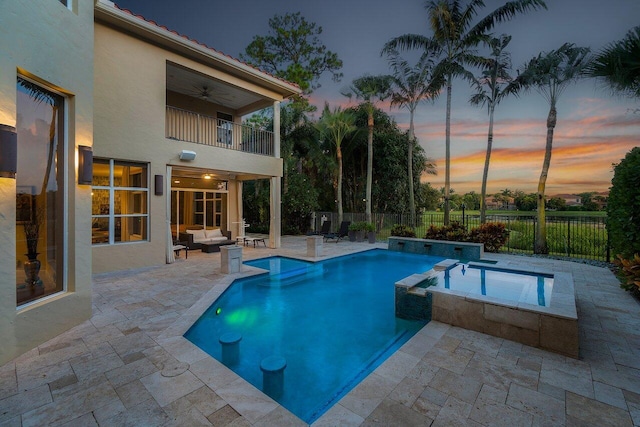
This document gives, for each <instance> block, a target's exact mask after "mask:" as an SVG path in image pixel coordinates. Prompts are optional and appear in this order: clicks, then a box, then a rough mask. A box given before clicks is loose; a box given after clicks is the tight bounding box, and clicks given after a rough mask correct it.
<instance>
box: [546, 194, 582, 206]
mask: <svg viewBox="0 0 640 427" xmlns="http://www.w3.org/2000/svg"><path fill="white" fill-rule="evenodd" d="M551 198H558V199H562V200H564V202H565V204H566V206H567V207H569V206H582V197H580V196H578V195H576V194H556V195H555V196H550V197H548V199H551Z"/></svg>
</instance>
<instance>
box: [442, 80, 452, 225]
mask: <svg viewBox="0 0 640 427" xmlns="http://www.w3.org/2000/svg"><path fill="white" fill-rule="evenodd" d="M451 80H452V76H451V74H449V75H448V76H447V122H446V129H445V142H444V147H445V164H444V225H449V191H450V187H451V168H450V165H451Z"/></svg>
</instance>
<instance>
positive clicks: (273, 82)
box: [95, 0, 302, 99]
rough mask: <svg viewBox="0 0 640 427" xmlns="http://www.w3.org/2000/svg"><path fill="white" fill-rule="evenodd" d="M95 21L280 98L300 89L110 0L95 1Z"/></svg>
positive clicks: (296, 92) (287, 96)
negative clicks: (258, 87) (122, 7)
mask: <svg viewBox="0 0 640 427" xmlns="http://www.w3.org/2000/svg"><path fill="white" fill-rule="evenodd" d="M95 20H96V21H98V22H101V23H104V24H107V25H109V26H111V27H113V28H116V29H118V30H120V31H123V32H126V33H129V34H131V35H133V36H135V37H137V38H140V39H143V40H145V41H147V42H149V43H153V44H155V45H157V46H160V47H162V48H165V49H167V50H170V51H172V52H175V53H177V54H179V55H182V56H184V57H187V58H190V59H192V60H194V61H197V62H200V63H202V64H204V65H206V66H209V67H212V68H214V69H217V70H220V71H223V72H225V73H228V74H230V75H232V76H234V77H237V78H240V79H242V80H245V81H248V82H251V83H253V84H256V85H258V86H261V87H264V88H265V89H268V90H270V91H273V92H275V93H277V94H279V95H281V96H282V99H286V98H289V97H290V96H292V95H296V94H300V93H301V92H302V91H301V90H300V88H299V87H298V86H297V85H295V84H293V83H290V82H287V81H285V80H283V79H280V78H277V77H275V76H272V75H271V74H268V73H265V72H264V71H261V70H259V69H257V68H255V67H253V66H251V65H248V64H245V63H243V62H241V61H239V60H237V59H235V58H232V57H230V56H228V55H225V54H223V53H222V52H219V51H217V50H215V49H212V48H210V47H208V46H206V45H203V44H201V43H199V42H196V41H194V40H191V39H189V38H187V37H186V36H183V35H181V34H179V33H177V32H175V31H171V30H169V29H167V28H166V27H161V26H159V25H157V24H156V23H155V22H152V21H147V20H145V19H144V18H143V17H141V16H135V15H133V14H131V13H129V12H128V11H125V10H122V9H119V8H118V7H117V6H116V5H115V4H114V3H113V2H111V1H109V0H96V4H95Z"/></svg>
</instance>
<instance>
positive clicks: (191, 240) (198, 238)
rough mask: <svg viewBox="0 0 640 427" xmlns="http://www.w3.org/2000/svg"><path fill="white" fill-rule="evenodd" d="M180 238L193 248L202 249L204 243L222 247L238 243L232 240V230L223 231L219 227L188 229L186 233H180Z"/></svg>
mask: <svg viewBox="0 0 640 427" xmlns="http://www.w3.org/2000/svg"><path fill="white" fill-rule="evenodd" d="M179 240H180V241H181V242H186V245H187V247H188V248H189V249H191V250H193V249H202V246H203V244H206V245H208V246H217V247H220V246H225V245H233V244H235V243H236V242H235V240H231V231H222V230H220V229H219V228H214V229H209V230H186V231H185V232H184V233H182V232H181V233H180V238H179ZM216 252H217V251H216Z"/></svg>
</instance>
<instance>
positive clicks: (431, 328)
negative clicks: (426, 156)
mask: <svg viewBox="0 0 640 427" xmlns="http://www.w3.org/2000/svg"><path fill="white" fill-rule="evenodd" d="M372 249H385V250H388V246H387V245H384V244H381V243H377V244H374V245H369V246H368V247H365V248H362V249H357V250H353V251H351V252H349V253H347V254H335V255H324V256H320V257H310V256H304V255H294V254H283V255H277V256H283V257H287V258H293V259H297V260H301V261H309V262H313V263H315V262H320V261H326V260H329V259H333V258H338V257H343V256H349V255H353V254H356V253H360V252H366V251H370V250H372ZM269 256H272V255H266V256H264V257H257V258H252V259H258V258H266V257H269ZM498 264H502V263H501V262H499V261H498ZM498 264H495V265H498ZM267 271H268V270H265V269H261V268H258V267H253V266H249V265H244V264H241V270H240V272H239V273H233V274H227V275H225V276H223V277H222V278H218V279H217V280H216V283H215V285H214V286H213V288H211V289H210V290H209V291H207V292H206V293H205V294H204V295H202V297H201V298H200V299H199V300H198V301H197V302H196V303H195V304H193V305H192V306H191V307H190V308H189V309H188V310H187V311H186V312H185V313H184V314H183V315H182V316H181V317H180V319H178V320H176V321H175V322H174V323H173V324H172V325H171V326H169V327H168V328H167V329H165V330H164V331H163V332H162V333H161V334H160V336H158V341H159V342H160V343H161V345H163V346H165V347H169V348H171V350H172V353H173V354H174V356H175V357H176V358H178V359H179V360H181V361H183V362H186V363H191V364H192V369H195V370H200V369H202V368H203V367H204V368H206V370H207V372H208V374H207V376H208V377H209V379H210V383H211V385H216V386H218V387H224V388H229V389H232V390H233V394H234V396H236V398H238V396H240V395H242V396H247V398H241V401H245V399H248V398H251V400H252V403H251V404H250V406H251V407H252V408H253V409H252V410H251V411H249V412H247V413H243V415H244V416H245V417H247V419H249V420H250V421H253V422H257V421H258V420H259V419H260V418H261V417H262V416H263V415H264V413H267V412H270V411H272V410H274V409H276V408H279V409H280V410H281V411H286V412H287V413H288V414H290V416H292V417H295V418H296V419H297V420H300V422H302V423H304V421H302V420H301V419H300V418H298V417H297V416H296V415H294V414H293V413H291V412H290V411H289V410H288V409H287V408H285V407H284V406H282V405H280V404H279V403H278V402H276V401H275V400H273V399H272V398H271V397H269V396H267V395H266V394H264V393H263V392H262V390H260V389H258V388H256V387H255V386H254V385H253V384H251V383H249V382H248V381H246V380H245V379H244V378H242V377H240V376H239V375H238V374H236V373H235V372H233V371H232V370H231V369H229V368H228V367H227V366H225V365H224V364H222V363H221V362H220V361H218V360H216V359H215V358H214V357H212V356H210V355H209V354H208V353H206V352H205V351H204V350H202V349H200V348H199V347H198V346H196V345H195V344H193V343H192V342H191V341H189V340H188V339H186V338H185V337H184V334H185V333H186V332H187V331H188V330H189V328H191V326H193V324H194V323H195V322H196V321H197V320H198V319H199V318H200V316H201V315H202V314H203V313H204V312H205V311H206V310H207V309H208V308H209V307H210V306H211V305H212V304H213V303H214V302H215V301H216V300H217V299H218V298H219V297H220V296H221V295H222V294H223V293H224V291H225V290H226V289H227V288H228V287H229V286H230V285H231V284H232V283H233V282H234V281H235V280H237V279H243V278H247V277H253V276H256V275H259V274H264V273H266V272H267ZM451 327H452V324H451V323H448V322H442V321H438V320H437V319H432V320H431V321H430V322H429V323H427V324H426V325H425V326H424V327H423V328H422V329H420V330H419V331H418V332H417V333H416V334H415V335H414V336H413V337H411V338H410V339H409V340H408V341H407V342H406V343H404V344H403V345H402V346H401V347H400V348H399V349H398V350H396V352H395V353H393V354H392V355H391V356H390V357H389V358H387V359H386V360H385V361H384V362H382V364H380V366H378V367H377V368H376V369H375V370H374V371H373V372H371V373H370V374H369V375H368V376H367V377H365V378H364V379H363V380H362V381H361V382H360V383H359V384H357V385H356V386H355V387H354V388H353V389H351V390H350V391H349V392H348V393H347V394H346V395H345V396H343V397H342V398H341V399H340V400H338V401H337V402H336V403H334V405H333V406H332V407H331V408H329V409H328V410H327V411H326V412H325V413H324V414H323V415H322V416H321V417H319V418H318V419H317V420H315V421H314V422H313V424H312V425H313V426H316V427H317V426H331V425H343V424H345V425H346V424H351V423H352V422H354V423H355V424H359V423H360V422H362V421H364V419H366V418H367V417H368V416H369V414H370V413H371V411H373V409H374V408H375V407H376V406H377V405H378V404H379V403H380V402H381V401H382V400H383V399H384V398H385V397H386V396H387V395H388V394H389V393H391V391H392V390H393V389H395V388H396V387H397V386H399V385H400V384H401V382H402V381H403V380H404V379H405V377H406V376H407V375H408V374H409V371H411V370H412V369H413V367H414V366H415V365H416V364H417V363H418V362H419V361H420V360H421V359H422V358H423V357H424V356H425V355H426V354H427V353H428V352H429V351H430V350H431V349H432V348H434V347H435V346H436V344H437V343H438V342H439V341H440V339H441V338H442V337H443V336H444V335H445V333H446V332H447V331H448V330H449V328H451ZM468 329H472V328H468ZM512 340H513V339H512ZM513 341H516V340H513ZM194 365H195V366H194ZM218 390H219V391H218V393H221V392H222V391H221V390H220V389H219V388H218ZM225 391H226V390H225ZM223 397H224V396H223ZM247 404H248V402H247ZM245 409H247V410H248V408H245ZM252 416H255V417H256V418H255V419H252ZM305 424H306V423H305Z"/></svg>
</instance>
